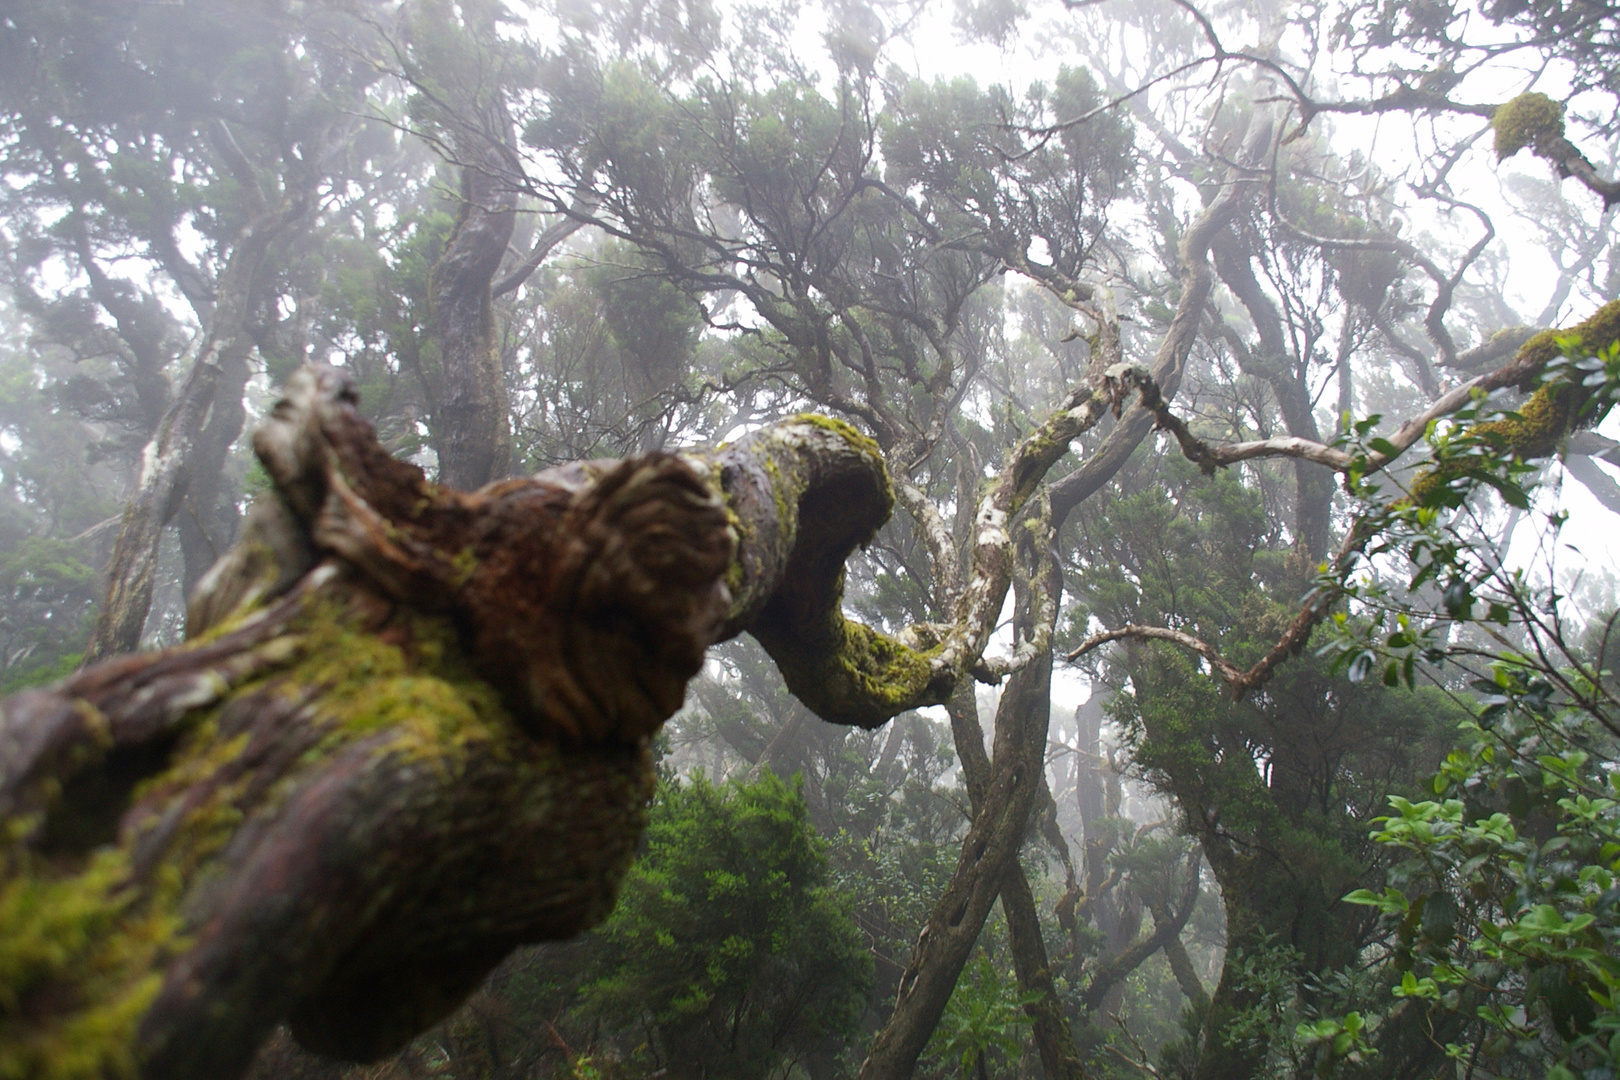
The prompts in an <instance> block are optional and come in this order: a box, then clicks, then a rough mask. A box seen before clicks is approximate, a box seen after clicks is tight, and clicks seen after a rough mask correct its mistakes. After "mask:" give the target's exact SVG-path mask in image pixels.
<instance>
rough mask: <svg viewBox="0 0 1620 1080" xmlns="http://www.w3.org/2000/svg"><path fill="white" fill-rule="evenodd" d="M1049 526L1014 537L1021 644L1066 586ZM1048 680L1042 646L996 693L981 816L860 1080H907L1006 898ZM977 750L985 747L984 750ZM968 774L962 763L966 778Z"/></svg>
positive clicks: (1030, 797) (1036, 783) (1030, 789)
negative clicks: (997, 699)
mask: <svg viewBox="0 0 1620 1080" xmlns="http://www.w3.org/2000/svg"><path fill="white" fill-rule="evenodd" d="M1045 525H1046V523H1045V522H1044V521H1037V522H1032V523H1031V527H1029V528H1023V527H1019V528H1018V529H1017V530H1016V531H1017V535H1018V536H1020V538H1021V540H1020V542H1019V544H1018V546H1017V550H1016V555H1017V558H1018V560H1019V562H1020V563H1021V564H1022V565H1021V567H1020V570H1021V573H1020V575H1019V577H1020V578H1021V580H1018V581H1017V591H1016V601H1015V612H1016V614H1015V619H1014V627H1015V629H1014V633H1015V635H1016V636H1017V637H1020V638H1024V639H1026V640H1027V639H1029V638H1032V637H1035V636H1036V635H1037V634H1038V633H1040V632H1041V630H1042V629H1045V630H1047V631H1049V630H1050V628H1051V625H1052V623H1053V622H1054V621H1055V619H1056V616H1057V607H1058V603H1057V601H1058V597H1059V595H1060V594H1061V591H1062V587H1063V581H1062V573H1061V571H1060V570H1059V568H1058V567H1057V564H1056V560H1055V559H1053V558H1052V555H1051V551H1050V548H1049V544H1050V540H1051V534H1050V531H1049V529H1048V528H1047V527H1045ZM1009 531H1013V530H1011V529H1009ZM1043 624H1044V625H1043ZM1051 681H1052V650H1051V648H1050V647H1049V646H1048V647H1046V648H1043V649H1041V650H1039V651H1038V652H1037V654H1036V656H1035V658H1034V659H1033V660H1032V661H1031V662H1030V663H1029V664H1028V665H1027V666H1025V667H1023V668H1021V669H1019V670H1018V671H1016V672H1014V673H1013V675H1012V676H1011V677H1010V678H1009V679H1008V681H1007V685H1006V688H1005V689H1004V690H1003V691H1002V696H1001V704H1000V707H999V708H998V709H997V711H996V730H995V746H994V751H995V752H994V756H993V757H992V759H991V765H990V769H989V782H988V783H986V784H985V785H984V788H983V792H984V794H983V797H982V800H981V801H980V804H979V810H978V811H977V812H976V813H975V814H974V817H973V824H972V825H971V826H970V827H969V829H968V833H967V836H966V837H965V838H964V839H963V841H962V854H961V857H960V859H959V860H958V862H957V865H956V871H955V873H953V874H952V876H951V880H950V881H949V882H948V883H947V884H946V886H945V889H944V891H943V892H942V893H941V894H940V897H939V899H938V900H937V901H935V903H934V906H933V908H932V910H931V911H930V912H929V915H928V922H927V924H926V925H925V926H924V927H923V930H922V933H920V934H919V935H918V936H917V942H916V944H915V945H914V946H913V947H912V951H911V958H910V960H909V962H908V963H907V964H906V972H905V975H903V976H902V977H901V980H900V989H899V992H898V994H897V995H896V999H895V1006H894V1012H893V1013H891V1014H890V1016H889V1020H888V1022H887V1023H886V1024H885V1025H884V1027H883V1030H882V1031H879V1032H878V1034H877V1037H876V1038H875V1039H873V1041H872V1048H871V1050H870V1052H869V1053H868V1055H867V1058H866V1061H865V1062H864V1063H862V1065H861V1071H860V1077H861V1080H904V1078H906V1077H909V1076H911V1074H912V1071H913V1069H915V1068H916V1064H917V1056H918V1055H919V1054H921V1053H922V1049H923V1047H924V1045H926V1044H927V1042H928V1038H929V1036H930V1035H932V1034H933V1032H934V1028H935V1027H936V1026H938V1024H939V1018H940V1016H941V1015H942V1014H943V1013H944V1011H945V1005H946V1003H947V1002H948V1001H949V1000H950V997H951V992H952V991H953V990H954V989H955V987H956V981H957V979H958V977H959V976H960V975H961V973H962V967H963V965H964V964H966V963H967V959H968V955H969V954H970V953H971V952H972V950H973V945H974V942H976V941H977V940H978V938H979V931H980V930H981V929H982V928H983V926H984V920H985V918H986V916H988V915H989V914H990V907H991V905H992V904H994V903H995V901H996V898H997V896H998V895H1001V893H1002V886H1003V882H1004V879H1005V876H1006V875H1007V873H1008V872H1009V871H1010V870H1011V869H1012V867H1014V866H1016V864H1017V858H1018V850H1019V848H1021V847H1022V846H1023V841H1024V836H1025V834H1026V833H1027V832H1028V829H1029V820H1030V811H1031V810H1032V809H1033V808H1034V806H1035V801H1036V797H1037V795H1038V794H1039V792H1040V791H1041V790H1042V789H1043V784H1042V782H1041V778H1042V773H1043V770H1044V768H1045V759H1046V732H1047V727H1048V721H1049V719H1050V712H1051V693H1050V692H1051ZM953 719H954V716H953ZM958 744H959V745H960V746H962V747H964V750H963V756H964V762H965V760H966V758H967V756H968V754H970V753H971V749H970V747H971V746H972V745H973V739H972V738H970V737H963V738H959V739H958ZM978 745H979V746H981V747H982V746H983V742H982V741H980V742H979V743H978ZM967 768H968V767H967V766H966V765H964V770H966V769H967ZM1037 929H1038V926H1037ZM1043 1027H1044V1025H1043Z"/></svg>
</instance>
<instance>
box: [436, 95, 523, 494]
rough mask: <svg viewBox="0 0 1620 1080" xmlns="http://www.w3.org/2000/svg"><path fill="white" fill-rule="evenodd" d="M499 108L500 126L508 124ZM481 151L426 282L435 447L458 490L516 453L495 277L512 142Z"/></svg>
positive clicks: (504, 240)
mask: <svg viewBox="0 0 1620 1080" xmlns="http://www.w3.org/2000/svg"><path fill="white" fill-rule="evenodd" d="M497 111H498V112H499V114H500V115H499V117H498V122H497V125H496V126H497V127H499V128H504V129H508V130H509V129H510V128H511V121H510V120H507V119H506V117H505V111H504V109H501V110H497ZM479 150H480V151H481V152H479V153H477V154H475V155H472V156H471V158H470V160H468V161H466V162H464V163H463V164H462V165H461V210H460V212H459V214H458V215H457V217H456V224H455V228H454V229H452V230H451V233H450V238H449V240H448V241H446V243H445V248H444V254H442V255H440V256H439V260H438V262H436V263H435V264H434V266H433V274H432V276H431V278H430V280H429V283H428V290H429V292H428V296H429V300H428V302H429V307H430V310H431V312H432V317H433V340H432V344H431V347H430V352H436V353H437V356H436V357H430V358H429V363H428V365H427V366H428V369H429V382H430V386H429V398H430V401H431V402H432V405H433V446H434V450H435V451H436V452H437V453H438V455H439V482H440V483H442V484H444V485H446V486H448V487H453V488H456V489H457V490H460V491H471V490H473V489H474V488H477V487H480V486H482V485H484V484H487V483H489V482H490V481H491V480H495V479H498V478H500V477H502V476H505V475H506V472H507V469H508V468H509V467H510V463H511V456H512V436H511V431H510V430H509V428H508V426H507V412H508V409H507V400H506V398H507V395H506V372H505V371H504V370H503V368H502V365H501V353H500V346H499V337H498V335H497V332H496V325H495V297H494V291H493V288H492V283H493V282H494V280H495V273H496V271H498V270H499V269H500V267H501V260H502V259H503V258H505V256H506V247H507V244H508V243H509V242H510V241H511V239H512V229H513V226H514V224H515V223H516V221H517V189H516V187H515V186H514V185H513V184H512V183H511V182H510V181H509V180H508V179H507V178H506V176H507V173H508V171H509V169H508V166H507V160H506V154H507V151H506V148H505V147H503V146H497V145H494V144H493V142H486V144H485V145H483V146H481V147H480V148H479ZM435 360H436V362H434V361H435Z"/></svg>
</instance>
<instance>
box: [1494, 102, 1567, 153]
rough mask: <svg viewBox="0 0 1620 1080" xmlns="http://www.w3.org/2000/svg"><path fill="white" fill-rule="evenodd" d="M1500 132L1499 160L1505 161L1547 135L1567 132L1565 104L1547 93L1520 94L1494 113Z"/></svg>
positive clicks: (1495, 126) (1497, 136)
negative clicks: (1565, 129)
mask: <svg viewBox="0 0 1620 1080" xmlns="http://www.w3.org/2000/svg"><path fill="white" fill-rule="evenodd" d="M1491 127H1492V129H1494V130H1495V132H1496V159H1497V160H1498V161H1505V160H1507V159H1508V158H1510V157H1512V156H1513V155H1514V154H1517V153H1518V152H1519V151H1520V150H1523V149H1524V148H1525V147H1526V146H1531V145H1533V144H1534V143H1535V142H1536V141H1537V140H1538V139H1541V138H1543V137H1546V136H1550V137H1552V138H1557V137H1558V136H1560V135H1562V134H1563V133H1564V106H1563V105H1562V104H1560V103H1559V102H1556V101H1554V100H1553V99H1552V98H1550V97H1548V96H1547V95H1546V94H1537V93H1529V94H1520V95H1519V96H1518V97H1516V98H1514V99H1513V100H1512V101H1509V102H1506V103H1504V104H1502V105H1499V106H1497V109H1496V111H1495V112H1494V113H1492V114H1491Z"/></svg>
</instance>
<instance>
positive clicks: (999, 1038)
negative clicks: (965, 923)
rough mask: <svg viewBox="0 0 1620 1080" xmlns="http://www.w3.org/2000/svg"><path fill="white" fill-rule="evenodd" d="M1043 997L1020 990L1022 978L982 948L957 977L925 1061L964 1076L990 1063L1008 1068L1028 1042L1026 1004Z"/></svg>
mask: <svg viewBox="0 0 1620 1080" xmlns="http://www.w3.org/2000/svg"><path fill="white" fill-rule="evenodd" d="M1040 998H1041V996H1040V994H1038V993H1020V992H1019V990H1018V980H1017V979H1015V978H1014V977H1013V976H1012V974H1011V973H1010V972H1007V971H1003V970H1002V969H1001V968H999V967H997V966H996V964H995V963H994V962H993V961H992V960H991V959H990V957H989V956H987V955H986V954H985V953H983V952H980V953H979V955H978V956H977V957H975V958H974V960H973V962H972V963H970V964H969V965H968V966H967V967H966V968H964V969H963V971H962V974H961V976H960V977H959V978H958V979H957V980H956V989H955V990H953V991H952V992H951V1000H950V1002H949V1003H948V1004H947V1005H946V1006H945V1015H944V1016H942V1017H941V1018H940V1021H939V1026H938V1027H936V1028H935V1029H934V1034H933V1037H932V1038H930V1039H929V1041H928V1046H927V1047H926V1048H925V1049H924V1050H923V1058H924V1060H925V1061H929V1060H932V1062H933V1063H934V1064H935V1067H944V1068H947V1069H951V1070H958V1069H959V1070H960V1072H961V1075H962V1076H964V1077H970V1076H973V1075H974V1074H975V1070H982V1069H983V1068H984V1067H985V1066H987V1065H989V1064H990V1063H991V1062H995V1063H997V1064H998V1065H999V1066H1000V1067H1001V1068H1006V1067H1007V1066H1009V1065H1011V1064H1012V1063H1014V1062H1016V1061H1017V1060H1018V1057H1019V1054H1020V1053H1021V1052H1022V1051H1023V1049H1024V1048H1025V1046H1026V1045H1028V1042H1029V1031H1030V1026H1031V1020H1030V1016H1029V1013H1027V1012H1026V1011H1025V1006H1027V1005H1032V1004H1034V1003H1035V1002H1037V1001H1039V1000H1040ZM981 1074H982V1072H981Z"/></svg>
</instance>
